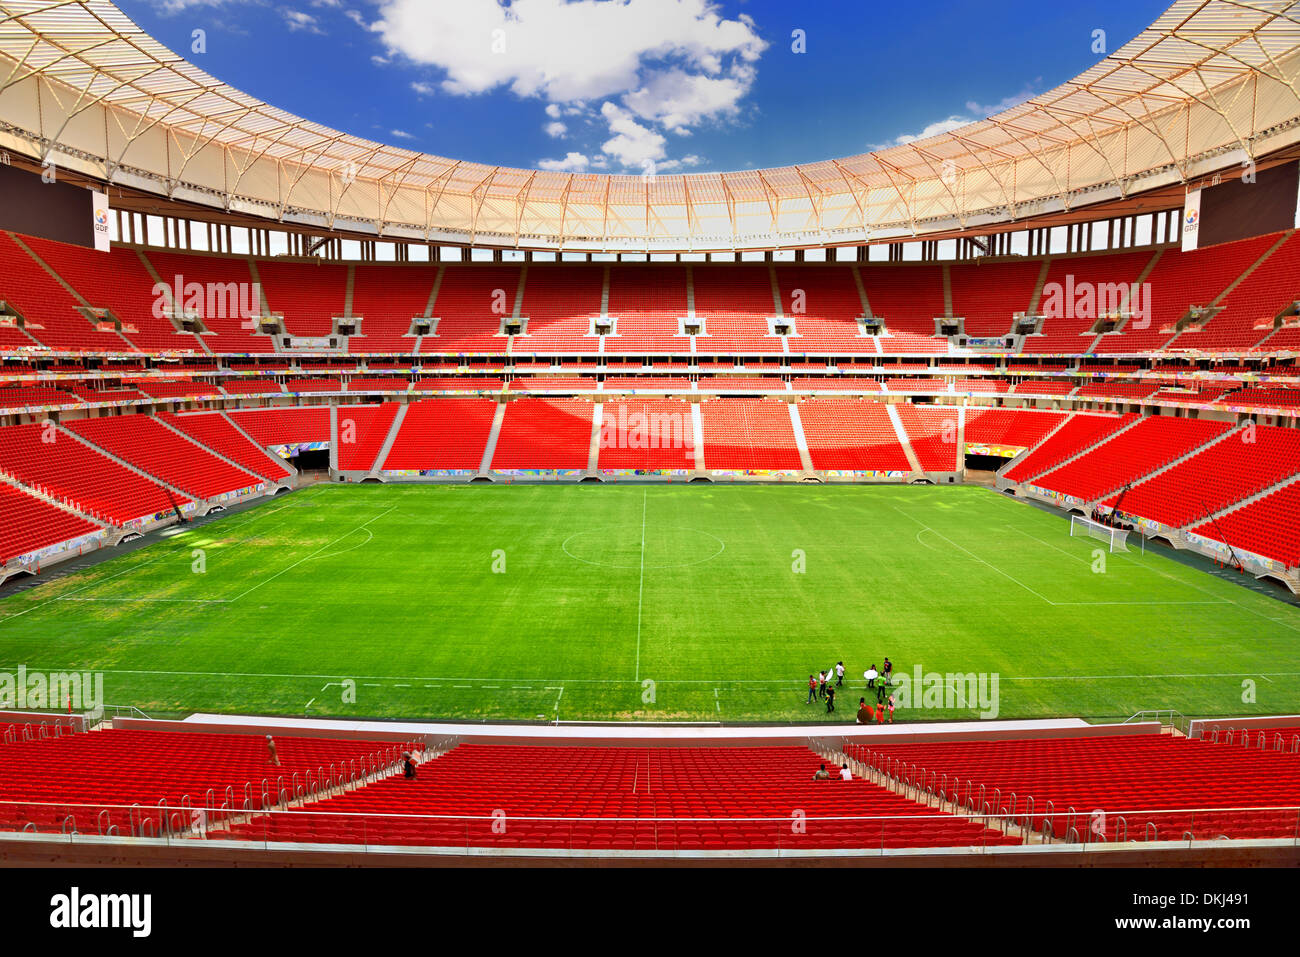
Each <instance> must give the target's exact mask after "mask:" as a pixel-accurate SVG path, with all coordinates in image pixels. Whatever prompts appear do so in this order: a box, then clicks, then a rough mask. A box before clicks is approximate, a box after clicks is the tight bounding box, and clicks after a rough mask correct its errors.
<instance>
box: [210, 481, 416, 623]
mask: <svg viewBox="0 0 1300 957" xmlns="http://www.w3.org/2000/svg"><path fill="white" fill-rule="evenodd" d="M395 508H397V506H396V505H393V506H391V507H389V508H387V509H385V510H384V511H382V512H380V513H379V514H378V515H376V516H375V517H374V518H371V519H368V520H366V521H364V522H362V523H361V524H360V525H358V526H357V527H356V528H354V529H352V530H351V531H348V532H344V533H343V534H342V535H340V536H339V537H338V538H336V539H334V541H332V542H330V543H329V544H328V545H322V546H321V547H320V548H318V549H316V551H314V552H312V553H311V554H310V555H308V556H306V557H305V558H300V559H298V560H297V561H296V562H294V563H293V564H292V565H290V566H289V567H288V568H282V569H280V571H278V572H276V573H275V574H274V575H272V576H271V577H270V578H267V579H264V580H263V581H260V582H258V583H257V584H256V585H254V586H253V587H252V588H249V589H247V590H246V591H242V592H240V593H239V594H238V595H236V596H235V597H234V598H231V599H230V604H232V605H233V604H234V603H235V602H237V601H239V599H241V598H243V597H244V596H245V595H248V594H251V593H252V592H255V591H257V589H259V588H261V587H262V586H263V585H267V584H270V583H271V582H273V581H275V580H276V579H277V578H279V577H280V576H281V575H283V574H285V573H286V572H290V571H292V570H293V569H295V568H297V567H298V566H299V565H301V564H302V563H303V562H306V561H310V560H311V559H313V558H315V557H316V556H317V555H319V554H320V553H321V552H323V551H325V550H326V549H327V548H333V547H334V546H335V545H337V544H338V543H339V542H341V541H343V540H344V539H345V538H347V537H348V536H349V535H355V534H356V533H357V532H360V531H362V530H366V526H367V525H369V524H370V523H371V522H377V521H379V520H380V519H381V518H383V517H384V516H385V515H387V514H388V513H389V512H391V511H392V510H393V509H395ZM371 537H372V538H373V533H372V536H371Z"/></svg>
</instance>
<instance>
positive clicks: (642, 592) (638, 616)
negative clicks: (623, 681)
mask: <svg viewBox="0 0 1300 957" xmlns="http://www.w3.org/2000/svg"><path fill="white" fill-rule="evenodd" d="M649 491H650V486H648V485H647V486H646V487H645V488H643V489H642V490H641V584H640V585H639V586H638V587H637V591H636V680H638V681H640V680H641V599H642V598H643V597H644V596H645V502H646V495H647V494H648V493H649Z"/></svg>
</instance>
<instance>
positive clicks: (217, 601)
mask: <svg viewBox="0 0 1300 957" xmlns="http://www.w3.org/2000/svg"><path fill="white" fill-rule="evenodd" d="M393 507H394V508H396V506H393ZM389 511H392V509H389ZM387 514H388V512H384V513H383V514H381V515H376V516H375V518H372V519H371V520H370V521H371V522H373V521H375V520H376V519H379V518H383V517H384V515H387ZM365 524H366V525H369V524H370V522H366V523H365ZM358 530H364V531H365V533H366V534H367V535H369V536H370V537H369V538H367V539H366V540H365V541H364V542H358V543H357V544H355V545H352V546H350V547H349V548H345V549H343V550H342V551H338V552H332V553H330V554H328V555H323V556H321V557H322V558H334V557H336V556H338V555H345V554H347V553H348V552H352V551H356V550H357V549H358V548H361V547H362V546H364V545H369V544H370V543H371V542H372V541H374V539H375V533H374V532H372V531H371V530H370V529H368V528H365V526H364V525H363V526H361V527H360V529H356V528H354V529H353V530H352V531H351V532H348V533H347V534H346V535H343V536H341V537H339V538H336V539H334V541H332V542H330V543H329V545H324V546H322V547H321V548H318V549H317V550H316V551H315V552H312V554H310V555H308V556H307V557H306V558H304V559H302V560H301V561H298V562H295V563H294V564H293V565H290V566H289V568H286V569H284V571H281V572H279V573H277V574H275V575H272V576H271V578H268V579H266V581H263V582H261V583H259V584H257V585H254V586H253V587H252V588H250V589H248V591H245V592H244V593H243V594H241V595H236V596H235V597H234V598H135V597H131V596H125V597H118V598H72V597H62V598H55V599H53V600H54V601H108V602H121V603H126V604H139V603H141V602H146V603H155V602H162V603H168V604H175V603H185V604H194V605H230V604H233V603H234V602H237V601H239V599H240V598H243V597H244V595H247V594H248V593H249V592H251V591H254V590H256V589H258V588H261V587H262V585H265V584H266V583H267V582H269V581H271V580H272V579H274V578H278V577H280V575H283V574H284V572H287V571H289V569H290V568H293V567H294V566H295V565H300V564H302V562H305V561H309V560H310V559H312V558H315V557H316V556H317V555H318V554H319V553H320V552H321V551H323V550H324V549H326V548H330V547H331V546H333V545H336V544H338V543H339V542H341V541H343V539H345V538H347V537H348V535H351V534H353V533H354V532H356V531H358ZM236 544H238V543H236ZM180 551H185V549H184V548H179V549H176V550H175V551H170V552H168V553H167V555H163V556H161V557H160V558H158V559H155V560H154V562H157V561H161V560H162V559H163V558H167V557H168V556H170V555H173V554H175V553H176V552H180ZM154 562H149V563H147V564H154ZM144 567H145V566H144V565H139V566H137V568H144ZM103 580H104V581H107V579H103ZM96 584H98V582H97V583H96Z"/></svg>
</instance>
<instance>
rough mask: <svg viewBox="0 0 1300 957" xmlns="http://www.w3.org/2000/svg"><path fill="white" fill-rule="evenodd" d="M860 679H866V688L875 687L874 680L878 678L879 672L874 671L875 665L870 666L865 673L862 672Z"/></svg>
mask: <svg viewBox="0 0 1300 957" xmlns="http://www.w3.org/2000/svg"><path fill="white" fill-rule="evenodd" d="M862 677H864V678H866V679H867V687H868V688H874V687H875V686H876V679H877V678H879V677H880V672H878V671H876V666H875V665H872V666H871V667H870V668H868V669H867V670H866V671H864V672H862Z"/></svg>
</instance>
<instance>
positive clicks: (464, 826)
mask: <svg viewBox="0 0 1300 957" xmlns="http://www.w3.org/2000/svg"><path fill="white" fill-rule="evenodd" d="M819 761H820V759H819V758H818V757H817V756H816V755H814V754H813V753H812V752H811V751H808V750H806V749H804V748H798V747H735V748H693V747H663V748H627V747H590V748H588V747H546V746H509V745H485V744H462V745H460V746H459V747H457V748H455V749H454V750H452V751H451V752H449V753H447V754H445V755H443V756H442V757H440V758H437V759H436V760H434V761H431V762H428V763H426V764H424V765H422V766H421V767H420V768H419V772H418V776H417V778H416V779H415V780H408V779H405V778H402V777H400V776H399V777H394V778H390V779H387V780H384V781H381V782H379V783H377V784H371V785H369V786H367V787H364V788H361V789H359V790H357V791H353V792H350V793H348V794H344V795H342V796H340V797H334V798H329V799H327V800H324V801H319V802H316V803H314V804H311V805H309V806H307V807H304V808H300V809H295V810H292V811H290V812H288V813H285V814H277V815H268V816H259V817H257V818H254V819H253V820H252V821H250V822H249V823H248V824H246V825H241V826H239V827H237V828H236V831H237V833H238V834H239V835H240V836H244V837H248V838H253V839H257V840H263V839H265V840H273V841H313V842H322V843H347V844H354V843H356V844H359V843H367V844H371V845H374V844H405V845H432V846H444V847H445V846H451V847H457V846H460V847H464V846H476V847H503V848H516V847H541V848H570V847H572V848H615V849H627V850H631V849H653V848H659V849H716V850H721V849H725V848H771V847H782V848H792V847H806V848H810V849H811V848H835V847H844V848H877V847H886V848H897V847H949V846H970V845H974V846H980V845H985V844H987V845H993V844H1017V843H1019V841H1018V839H1015V838H1009V837H1007V836H1006V835H1004V834H1001V833H999V832H996V831H991V830H988V829H986V828H984V827H983V826H982V825H980V824H978V823H975V822H973V821H970V820H967V819H964V818H959V817H955V816H951V815H944V814H940V813H938V812H936V811H934V810H932V809H929V808H926V807H925V806H924V805H921V804H918V803H916V802H914V801H910V800H908V799H907V798H904V797H902V796H901V795H898V794H895V793H893V792H892V791H887V790H885V789H884V788H881V787H878V786H876V785H874V784H871V783H869V782H867V781H863V780H852V781H841V780H839V779H838V777H835V778H832V779H831V780H828V781H814V780H813V773H814V772H815V771H816V770H817V768H818V765H819ZM795 809H798V810H799V811H801V812H802V814H803V818H804V821H805V822H806V827H805V828H804V830H803V832H802V833H799V829H798V828H793V827H792V826H791V822H792V820H793V819H792V814H793V812H794V810H795ZM420 815H429V816H427V817H421V816H420ZM828 818H875V819H874V820H851V819H849V820H827V819H828ZM494 824H495V827H494Z"/></svg>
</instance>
